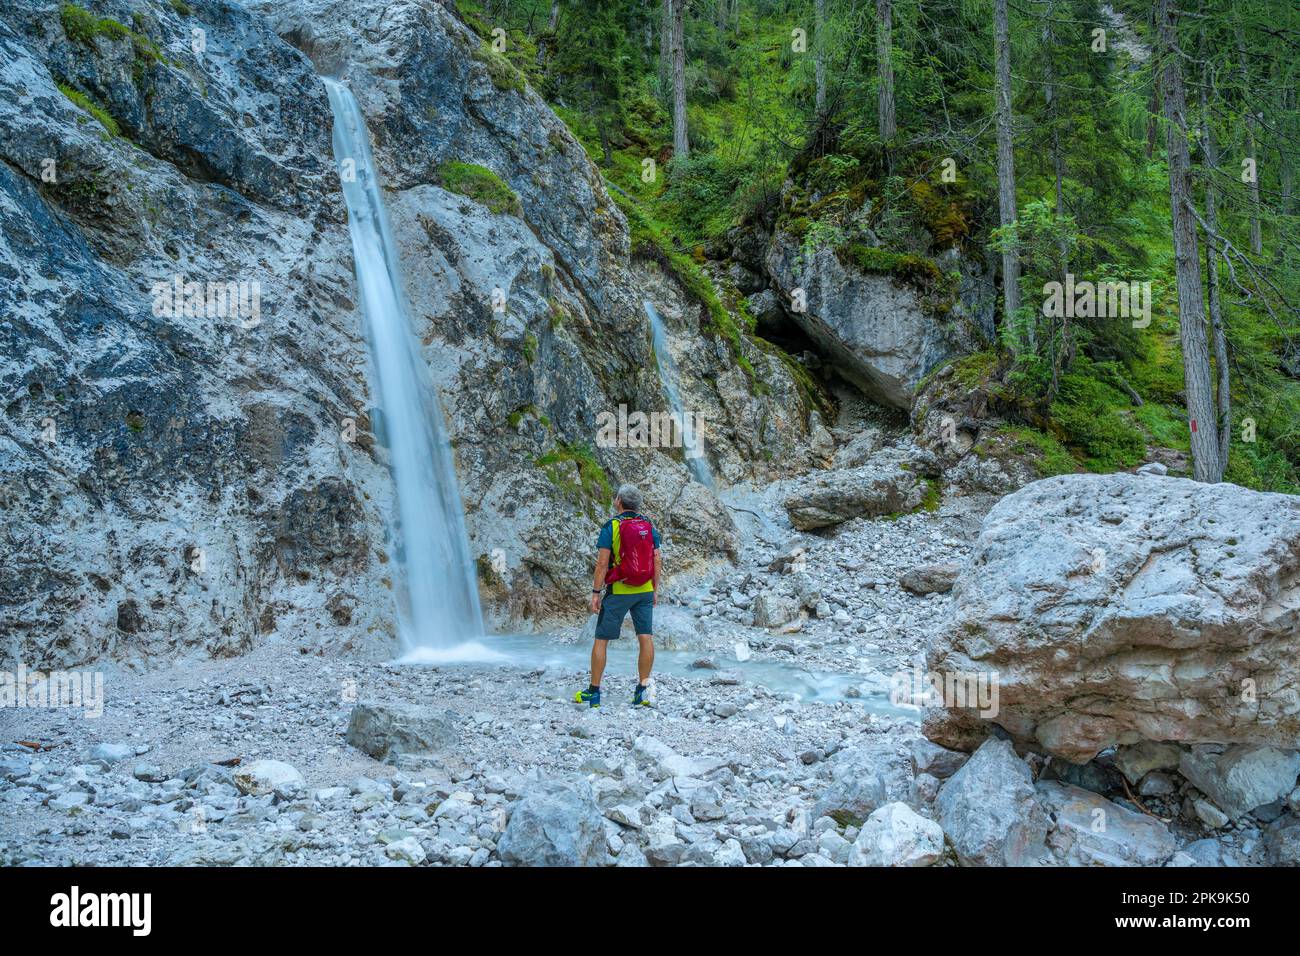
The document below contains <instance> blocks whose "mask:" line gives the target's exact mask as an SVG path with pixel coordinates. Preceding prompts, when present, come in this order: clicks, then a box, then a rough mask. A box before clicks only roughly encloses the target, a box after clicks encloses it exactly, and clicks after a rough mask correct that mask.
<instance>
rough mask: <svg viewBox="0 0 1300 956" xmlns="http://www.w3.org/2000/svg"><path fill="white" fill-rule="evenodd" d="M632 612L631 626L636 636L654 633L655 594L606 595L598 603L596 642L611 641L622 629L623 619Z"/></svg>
mask: <svg viewBox="0 0 1300 956" xmlns="http://www.w3.org/2000/svg"><path fill="white" fill-rule="evenodd" d="M629 611H631V612H632V626H633V627H634V628H636V632H637V633H638V634H653V633H654V614H655V593H654V591H642V592H640V593H639V594H606V595H605V596H604V597H603V598H601V601H600V616H599V617H597V618H596V640H598V641H613V640H616V639H617V638H618V632H619V630H620V629H621V628H622V627H623V618H625V617H627V614H628V612H629Z"/></svg>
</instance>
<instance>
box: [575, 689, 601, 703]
mask: <svg viewBox="0 0 1300 956" xmlns="http://www.w3.org/2000/svg"><path fill="white" fill-rule="evenodd" d="M573 702H574V703H575V704H586V705H587V706H588V707H599V706H600V688H599V687H588V688H587V689H586V690H580V691H578V692H577V693H576V694H574V695H573Z"/></svg>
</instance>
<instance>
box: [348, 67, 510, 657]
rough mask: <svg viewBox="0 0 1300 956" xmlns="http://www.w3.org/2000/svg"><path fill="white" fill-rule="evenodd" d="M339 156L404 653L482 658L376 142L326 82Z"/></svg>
mask: <svg viewBox="0 0 1300 956" xmlns="http://www.w3.org/2000/svg"><path fill="white" fill-rule="evenodd" d="M324 82H325V89H326V90H327V91H328V92H329V99H330V106H331V108H332V109H333V111H334V158H335V160H336V162H337V163H338V166H339V170H340V173H341V178H342V180H343V195H344V199H345V200H346V202H347V207H348V231H349V232H350V233H351V236H352V255H353V258H354V259H355V260H356V273H357V288H358V290H359V291H360V295H361V306H362V312H363V313H364V315H365V323H366V338H367V340H368V341H369V343H370V359H371V366H372V379H373V382H374V384H375V386H376V392H377V393H378V399H379V410H380V412H381V423H382V426H383V427H382V428H381V429H379V432H380V433H381V434H382V437H383V440H384V443H385V444H386V445H387V447H388V453H389V458H390V461H391V467H392V472H393V483H394V485H395V486H396V490H397V511H398V513H397V515H396V521H395V522H394V524H395V525H396V528H395V530H396V533H397V541H398V562H397V564H398V568H399V571H400V573H399V574H398V575H397V578H398V579H399V582H400V583H399V586H398V590H397V603H398V617H399V620H400V621H401V625H402V632H403V633H402V642H403V644H404V645H405V647H406V650H407V652H408V655H407V656H408V658H411V659H417V660H430V661H434V660H453V659H467V658H468V659H485V658H486V656H488V655H493V654H494V652H492V651H489V650H488V649H487V648H485V647H483V646H482V645H481V644H479V643H477V640H478V639H479V638H481V637H483V633H484V629H483V611H482V608H481V607H480V606H479V598H478V586H477V583H476V581H475V574H474V564H473V561H472V559H471V558H470V552H469V540H468V538H467V537H466V534H465V516H464V513H463V511H462V504H461V500H460V490H459V487H458V485H457V482H456V469H455V464H454V462H453V458H452V449H451V443H450V442H449V441H448V439H447V431H446V426H445V425H444V423H443V418H442V409H441V408H440V407H439V405H438V399H437V396H436V394H435V392H434V388H433V382H432V380H431V379H430V376H429V370H428V367H427V365H425V363H424V360H423V358H422V357H421V355H420V350H419V347H418V345H417V343H416V338H415V334H414V332H413V330H412V328H411V321H410V318H409V312H408V310H407V307H406V296H405V293H404V292H403V286H402V279H401V270H400V269H399V268H398V259H397V247H396V245H395V244H394V243H393V235H392V231H391V230H390V228H389V225H388V216H387V214H386V213H385V211H384V202H383V198H382V196H381V195H380V191H379V180H378V177H377V176H376V172H375V163H374V159H373V157H372V156H371V154H370V138H369V135H368V134H367V132H366V125H365V121H364V119H363V118H362V116H361V110H360V108H359V107H358V106H357V101H356V99H355V98H354V97H353V96H352V93H351V91H350V90H348V88H347V87H345V86H343V85H341V84H339V83H337V82H335V81H333V80H328V79H327V80H325V81H324Z"/></svg>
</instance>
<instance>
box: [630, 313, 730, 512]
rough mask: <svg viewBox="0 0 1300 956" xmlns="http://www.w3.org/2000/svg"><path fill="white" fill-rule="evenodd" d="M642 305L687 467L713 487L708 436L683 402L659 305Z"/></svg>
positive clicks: (698, 478) (679, 381) (697, 479)
mask: <svg viewBox="0 0 1300 956" xmlns="http://www.w3.org/2000/svg"><path fill="white" fill-rule="evenodd" d="M642 305H643V306H645V314H646V317H647V318H649V319H650V335H651V341H652V342H653V343H654V347H655V361H656V362H657V363H658V365H659V380H660V381H661V382H662V383H663V386H664V392H665V393H666V394H667V395H668V404H670V405H671V406H672V408H673V415H675V416H676V418H677V427H678V428H679V429H682V433H683V436H684V440H685V446H686V448H685V451H686V469H687V470H688V471H689V472H690V473H691V477H692V478H694V479H695V480H696V481H698V482H699V483H700V484H702V485H704V486H705V487H706V488H712V487H713V473H712V472H711V471H709V460H708V459H707V458H705V457H704V438H703V437H702V436H701V435H700V434H699V431H698V429H697V428H696V427H695V426H694V424H693V423H694V419H690V420H688V419H687V418H686V409H685V406H684V405H683V404H682V390H681V384H680V383H681V379H680V377H679V373H678V371H677V363H676V362H675V361H674V360H673V353H672V352H670V351H669V350H668V332H667V330H665V329H664V323H663V319H661V318H660V317H659V312H658V311H657V310H656V309H655V307H654V306H653V305H652V304H651V303H650V302H649V301H648V300H647V301H645V302H643V303H642ZM688 428H689V430H688Z"/></svg>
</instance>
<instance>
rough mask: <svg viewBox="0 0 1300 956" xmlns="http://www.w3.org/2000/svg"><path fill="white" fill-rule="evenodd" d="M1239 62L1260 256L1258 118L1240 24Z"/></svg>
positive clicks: (1253, 243)
mask: <svg viewBox="0 0 1300 956" xmlns="http://www.w3.org/2000/svg"><path fill="white" fill-rule="evenodd" d="M1237 60H1238V66H1237V68H1238V70H1239V71H1240V73H1241V88H1242V114H1243V116H1244V117H1245V125H1246V157H1247V158H1248V159H1249V160H1250V166H1251V177H1250V182H1248V183H1246V191H1247V192H1248V193H1249V194H1250V248H1251V251H1252V252H1254V253H1255V255H1260V254H1261V253H1263V251H1264V237H1263V234H1262V233H1261V231H1260V227H1259V162H1258V159H1257V157H1256V155H1255V123H1256V117H1255V111H1254V110H1253V109H1252V108H1251V102H1250V99H1249V97H1250V95H1251V91H1250V67H1249V66H1248V65H1247V62H1246V35H1245V33H1244V32H1243V31H1242V29H1241V24H1240V23H1238V24H1237Z"/></svg>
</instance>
